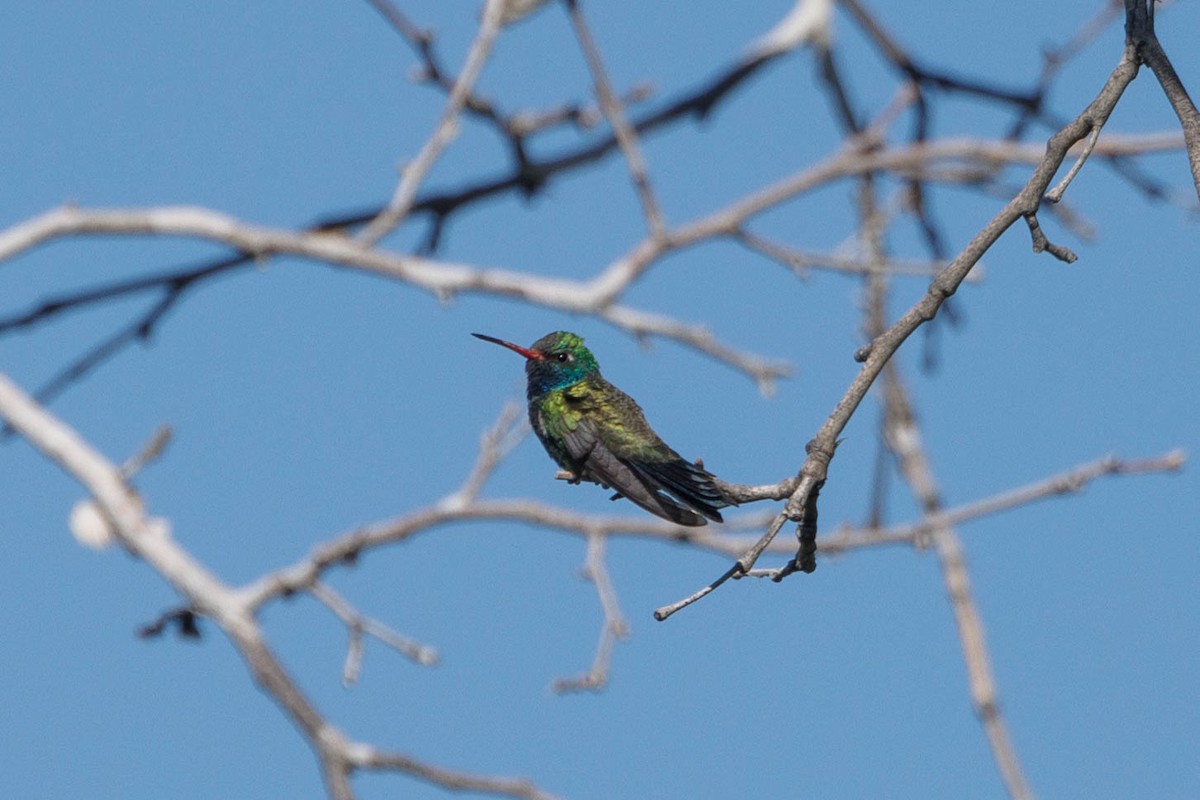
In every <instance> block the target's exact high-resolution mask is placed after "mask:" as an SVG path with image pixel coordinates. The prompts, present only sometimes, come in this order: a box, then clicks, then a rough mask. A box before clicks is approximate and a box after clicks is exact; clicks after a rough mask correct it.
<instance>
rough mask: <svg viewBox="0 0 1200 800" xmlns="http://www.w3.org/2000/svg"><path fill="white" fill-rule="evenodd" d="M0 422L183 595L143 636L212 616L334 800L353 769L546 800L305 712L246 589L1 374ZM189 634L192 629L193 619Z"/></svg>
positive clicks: (348, 791) (347, 797) (520, 784)
mask: <svg viewBox="0 0 1200 800" xmlns="http://www.w3.org/2000/svg"><path fill="white" fill-rule="evenodd" d="M0 417H3V418H4V419H5V420H6V421H7V422H8V424H9V425H11V426H12V427H13V428H14V429H15V430H16V431H17V432H18V433H19V434H20V435H21V436H23V437H24V438H25V439H26V440H27V441H29V443H30V444H32V445H33V446H34V447H35V448H37V449H38V450H39V451H40V452H41V453H42V454H43V455H44V456H45V457H46V458H47V459H49V460H50V461H52V462H54V463H55V464H57V465H58V466H59V467H61V468H62V469H63V470H64V471H65V472H66V473H67V474H68V475H69V476H71V477H72V478H74V479H75V480H77V481H79V482H80V483H81V484H82V485H83V486H84V487H85V488H86V489H87V490H88V491H89V492H90V493H91V494H92V497H93V498H94V499H95V502H96V504H97V506H98V507H99V508H100V510H101V511H102V513H103V514H104V516H105V517H106V518H107V520H108V521H109V522H110V524H111V526H112V530H113V534H114V535H115V536H116V538H117V540H118V541H119V542H120V543H121V544H122V545H123V546H124V547H125V548H126V549H127V550H128V551H129V552H130V553H131V554H132V555H134V556H136V557H138V558H139V559H141V560H142V561H144V562H145V563H146V564H147V566H149V567H150V568H151V569H153V570H154V571H155V572H156V573H158V574H159V575H160V576H162V578H163V579H164V580H165V581H167V582H168V583H169V584H170V585H171V586H172V587H173V588H174V589H175V590H176V591H178V592H179V593H180V594H181V595H182V596H183V597H184V599H185V600H186V602H187V605H186V608H185V610H184V611H183V612H178V611H176V612H170V614H169V615H164V617H163V621H162V622H161V624H159V625H157V626H150V627H149V628H147V629H146V630H147V633H148V634H149V635H153V634H154V633H155V631H154V630H152V628H154V627H157V628H158V630H160V631H161V629H162V628H163V627H165V625H166V624H167V621H168V620H170V619H180V620H182V619H183V618H184V617H183V616H182V615H187V616H190V615H191V614H193V613H195V614H201V615H204V616H207V617H210V618H211V619H213V620H214V621H215V622H216V623H217V625H218V626H219V627H220V628H221V630H222V631H223V632H224V633H225V634H226V636H228V637H229V640H230V642H231V643H232V644H233V645H234V647H236V648H237V650H238V652H239V654H240V655H241V656H242V659H243V660H244V661H245V662H246V666H247V668H248V669H249V670H250V673H251V675H252V676H253V678H254V681H255V682H256V683H257V684H258V685H259V686H260V687H261V688H262V690H263V691H264V692H266V694H267V695H268V696H270V697H271V698H272V699H273V700H274V701H275V703H276V704H277V705H278V706H279V707H280V709H281V710H282V711H283V712H284V713H285V714H286V715H287V717H288V718H289V719H290V720H291V722H292V724H293V725H295V727H296V729H297V730H298V731H300V733H301V734H302V735H303V736H304V738H305V739H306V740H307V741H308V743H309V745H310V746H311V747H312V749H313V751H314V753H315V754H316V756H317V758H318V760H319V762H320V764H321V769H322V773H323V775H324V778H325V782H326V786H327V787H328V790H329V793H330V796H331V797H333V798H334V799H335V800H351V798H353V796H354V793H353V790H352V788H351V786H350V778H351V776H352V775H353V773H354V772H355V771H357V770H360V769H373V770H374V769H389V770H395V771H398V772H404V773H406V774H409V775H411V776H413V777H416V778H420V779H422V780H426V781H430V782H433V783H436V784H439V785H441V786H443V787H444V788H447V789H460V788H472V789H474V790H475V791H480V792H485V793H490V794H497V795H504V796H511V797H520V798H531V799H533V800H550V798H551V797H552V796H551V795H548V794H546V793H544V792H542V791H540V790H538V789H537V788H536V787H535V786H533V784H531V783H529V782H528V781H524V780H513V779H509V778H497V777H490V776H477V775H470V774H468V773H460V772H454V771H450V770H446V769H444V768H441V767H435V766H432V765H430V764H428V763H425V762H422V761H417V760H415V759H412V758H409V757H406V756H400V755H397V754H387V753H384V752H382V751H379V750H377V749H376V748H374V747H372V746H370V745H365V744H361V743H357V742H354V741H351V740H349V739H347V738H346V737H345V735H344V734H343V733H342V732H341V731H340V730H339V729H338V728H337V727H335V726H334V725H333V724H332V723H330V722H329V721H328V720H326V719H325V718H324V717H323V716H322V715H321V713H320V712H319V711H318V710H317V709H316V708H315V707H314V706H313V705H312V703H311V702H310V701H309V700H308V698H307V697H306V696H305V695H304V693H303V692H302V691H301V690H300V688H299V686H298V685H297V683H296V682H295V680H294V679H293V678H292V677H291V675H290V674H289V673H288V672H287V670H286V669H285V667H284V666H283V663H282V662H281V661H280V660H279V659H278V657H277V656H276V655H275V653H274V652H273V651H272V650H271V648H270V646H269V644H268V643H267V641H266V639H265V638H264V636H263V631H262V628H261V626H260V625H259V624H258V621H257V619H256V618H255V613H256V611H257V608H256V607H254V606H252V605H251V604H249V603H247V602H246V596H245V594H244V593H243V592H239V591H235V590H233V589H232V588H230V587H229V586H227V585H226V584H224V583H222V582H221V581H220V580H219V579H218V578H217V577H216V576H214V575H213V574H212V573H210V572H209V571H208V570H207V569H206V568H205V567H204V566H203V565H202V564H200V562H198V561H196V560H195V559H194V558H193V557H192V556H191V555H190V554H189V553H188V552H187V551H186V550H184V548H183V547H182V546H181V545H179V544H178V543H177V542H176V541H175V540H174V539H173V538H172V536H171V532H170V525H169V524H168V523H167V522H166V521H165V520H163V519H159V518H154V517H149V516H147V514H146V511H145V505H144V503H143V502H142V500H141V498H140V497H139V496H138V495H137V493H136V492H135V491H134V490H133V488H132V487H131V486H130V485H129V484H128V482H127V481H126V478H125V476H124V475H123V474H122V470H121V468H120V467H118V466H116V465H115V464H113V463H111V462H110V461H108V459H106V458H105V457H104V456H103V455H101V454H100V453H99V452H97V451H96V450H95V449H94V448H92V447H91V445H89V444H88V443H87V442H85V441H84V440H83V439H82V438H80V437H79V435H78V434H77V433H75V431H73V430H72V429H71V428H69V427H68V426H67V425H65V424H64V423H63V422H61V421H60V420H58V419H57V418H55V417H54V416H52V415H51V414H50V413H49V412H47V411H46V410H45V409H43V408H42V407H41V406H39V405H38V404H37V403H36V402H34V400H33V399H32V398H30V397H29V396H27V395H26V394H25V393H24V392H22V391H21V390H20V389H19V388H18V387H17V386H16V384H14V383H12V382H11V381H10V380H9V379H8V378H7V377H6V376H4V375H0ZM180 626H181V630H183V631H185V632H186V631H187V630H188V623H186V622H183V621H181V622H180ZM190 627H191V628H193V629H194V620H192V622H191V625H190Z"/></svg>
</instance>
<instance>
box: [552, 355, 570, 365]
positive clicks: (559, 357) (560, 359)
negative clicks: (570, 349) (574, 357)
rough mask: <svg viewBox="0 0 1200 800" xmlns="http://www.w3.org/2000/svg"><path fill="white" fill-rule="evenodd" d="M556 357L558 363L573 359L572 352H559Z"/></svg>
mask: <svg viewBox="0 0 1200 800" xmlns="http://www.w3.org/2000/svg"><path fill="white" fill-rule="evenodd" d="M554 358H555V360H556V361H558V363H560V364H565V363H567V362H568V361H570V360H571V354H570V353H558V354H556V355H555V356H554Z"/></svg>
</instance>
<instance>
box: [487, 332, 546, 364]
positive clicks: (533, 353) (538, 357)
mask: <svg viewBox="0 0 1200 800" xmlns="http://www.w3.org/2000/svg"><path fill="white" fill-rule="evenodd" d="M471 335H472V336H474V337H475V338H476V339H483V340H484V341H485V342H491V343H492V344H498V345H500V346H501V347H507V348H508V349H509V350H512V351H513V352H515V353H520V354H521V355H523V356H525V357H526V358H529V359H533V360H535V361H545V360H546V357H545V356H544V355H542V354H541V353H539V352H538V351H537V350H530V349H529V348H528V347H521V345H519V344H513V343H512V342H506V341H504V340H503V339H497V338H496V337H495V336H487V335H485V334H482V333H472V334H471Z"/></svg>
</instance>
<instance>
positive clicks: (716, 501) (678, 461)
mask: <svg viewBox="0 0 1200 800" xmlns="http://www.w3.org/2000/svg"><path fill="white" fill-rule="evenodd" d="M625 463H626V464H628V466H629V468H630V469H632V470H633V471H634V472H635V473H637V474H638V475H639V476H640V477H641V478H642V479H643V481H645V482H648V483H651V484H653V485H655V486H658V487H659V488H661V489H663V490H664V491H667V492H670V493H671V494H673V495H674V496H675V497H676V498H677V499H678V500H680V501H681V502H682V503H684V504H686V505H687V506H689V507H690V508H692V509H694V510H696V511H698V512H700V513H701V514H703V515H704V516H706V517H708V518H709V519H711V520H712V521H713V522H724V520H723V519H721V513H720V512H719V511H717V509H718V508H724V507H725V506H727V505H729V501H728V500H726V499H725V497H724V496H723V495H722V494H721V490H720V489H718V488H717V485H716V484H715V483H713V480H712V475H710V474H709V473H708V472H707V471H705V470H704V469H703V468H701V467H698V466H696V465H695V464H690V463H688V462H687V461H684V460H683V459H682V458H679V457H676V458H674V459H672V460H670V461H638V460H634V459H630V460H628V461H626V462H625Z"/></svg>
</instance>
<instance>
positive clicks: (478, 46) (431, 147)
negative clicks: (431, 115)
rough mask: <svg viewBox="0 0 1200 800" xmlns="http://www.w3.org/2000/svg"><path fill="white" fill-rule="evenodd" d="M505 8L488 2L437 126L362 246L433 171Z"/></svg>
mask: <svg viewBox="0 0 1200 800" xmlns="http://www.w3.org/2000/svg"><path fill="white" fill-rule="evenodd" d="M504 4H505V0H487V3H486V5H485V6H484V9H483V22H482V23H481V24H480V26H479V33H478V35H477V36H476V37H475V42H474V43H473V44H472V45H471V51H470V52H469V53H468V54H467V60H466V63H465V64H464V65H463V70H462V74H461V75H459V77H458V80H457V81H455V83H454V88H453V89H451V90H450V97H449V98H448V99H447V100H446V107H445V108H444V109H443V110H442V115H441V117H440V118H439V119H438V122H437V126H436V127H435V128H434V130H433V133H432V134H431V135H430V137H429V138H428V139H427V140H426V141H425V144H424V145H423V146H422V147H421V152H420V153H418V154H417V157H416V159H415V160H414V161H413V163H411V164H409V165H408V166H406V167H405V168H404V169H403V170H402V171H401V172H402V176H401V178H400V183H399V185H397V186H396V191H395V193H394V194H393V195H392V199H391V200H389V201H388V204H387V205H386V206H385V207H384V208H383V210H382V211H380V212H379V214H377V215H376V216H375V218H374V219H373V220H371V221H370V223H368V224H367V226H366V227H365V228H364V229H363V230H362V231H361V232H359V234H358V239H359V241H361V242H362V243H363V244H366V245H373V244H375V243H376V242H378V241H379V240H380V239H382V238H383V237H384V236H386V235H387V234H388V233H390V232H391V231H392V230H393V229H394V228H395V227H396V226H397V225H398V224H400V221H401V220H403V219H404V217H405V216H407V215H408V212H409V211H410V210H411V208H412V204H413V201H414V200H415V199H416V196H417V190H418V189H419V188H420V186H421V182H422V181H423V180H424V179H425V175H426V174H427V173H428V172H429V170H430V169H432V168H433V165H434V162H436V161H437V159H438V156H440V155H441V154H442V150H444V149H445V148H446V146H447V145H448V144H450V140H451V139H453V138H454V136H455V134H456V130H457V127H458V116H459V114H460V113H462V110H463V107H464V106H465V105H466V104H467V102H468V100H470V99H471V91H472V89H473V88H474V86H475V82H476V81H477V80H478V79H479V75H480V73H482V72H483V65H484V64H486V63H487V59H488V55H489V54H490V53H491V51H492V42H493V41H494V40H495V38H496V34H497V33H498V32H499V31H500V16H501V12H503V10H504Z"/></svg>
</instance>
